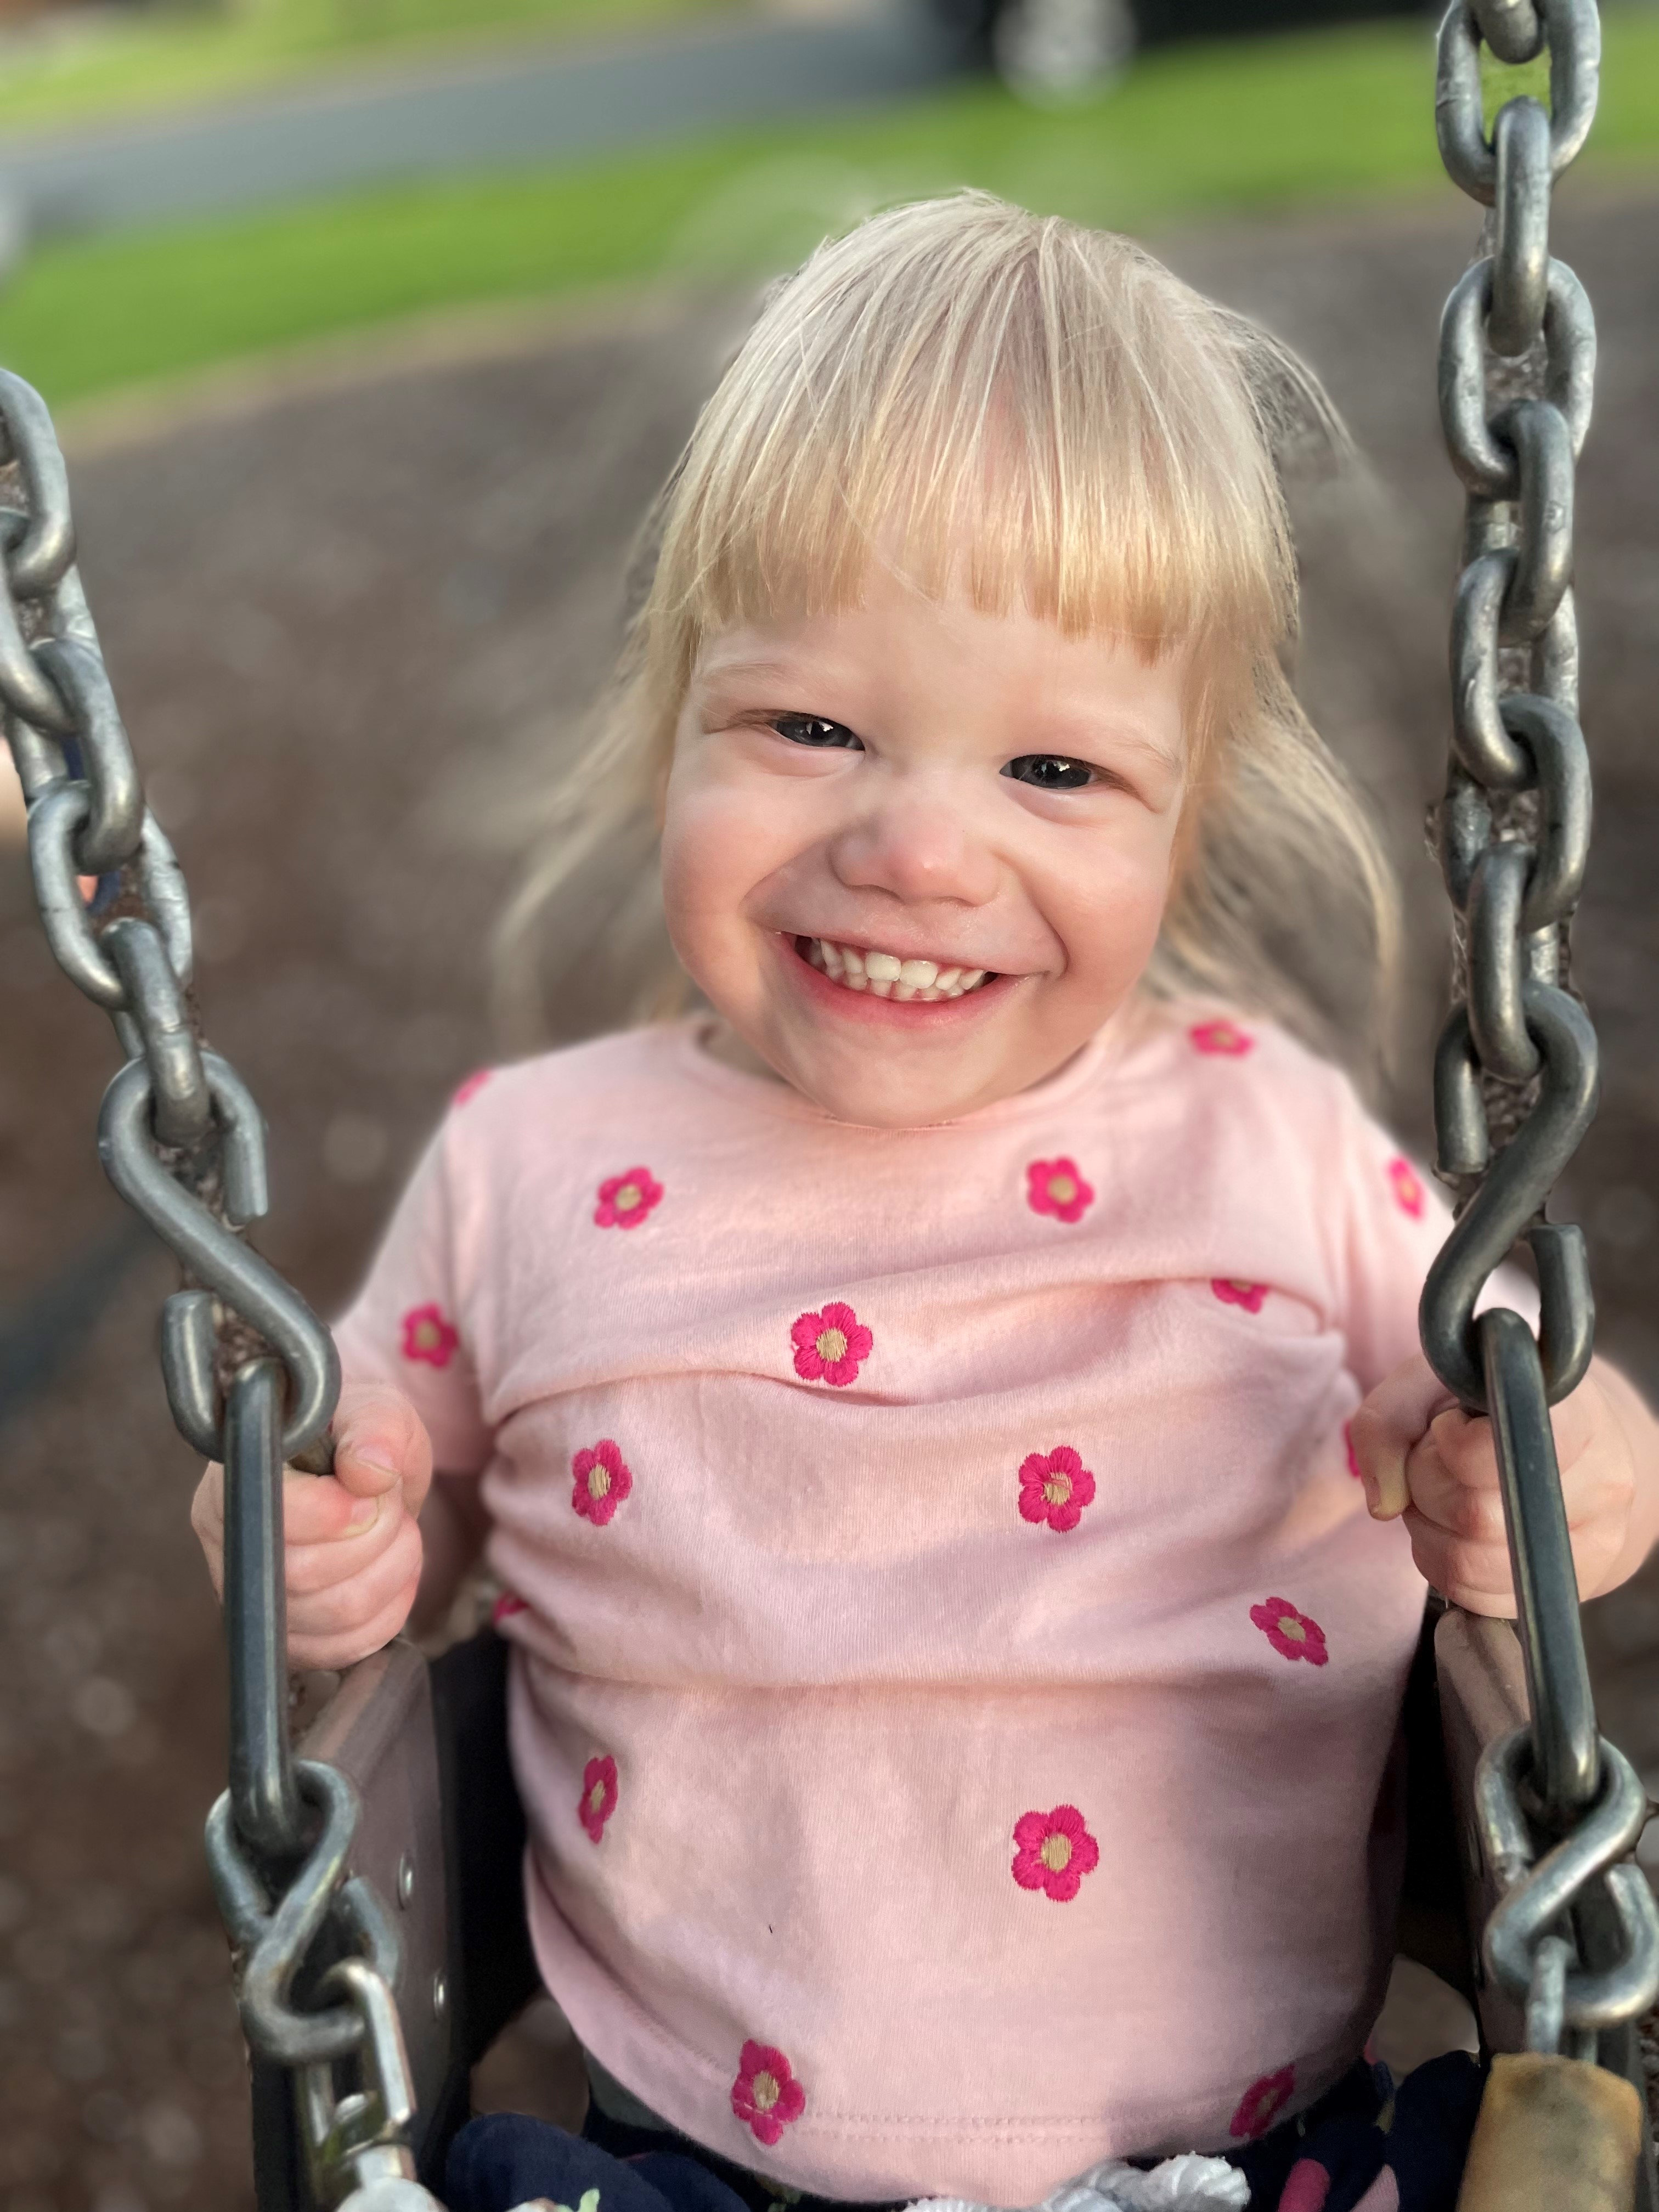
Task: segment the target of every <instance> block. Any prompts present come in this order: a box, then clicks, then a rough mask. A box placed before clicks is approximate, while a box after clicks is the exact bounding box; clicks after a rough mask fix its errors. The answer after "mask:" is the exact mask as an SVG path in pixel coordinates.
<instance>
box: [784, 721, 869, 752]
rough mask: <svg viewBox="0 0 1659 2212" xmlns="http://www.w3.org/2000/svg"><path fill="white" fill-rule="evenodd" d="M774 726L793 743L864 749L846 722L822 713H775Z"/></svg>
mask: <svg viewBox="0 0 1659 2212" xmlns="http://www.w3.org/2000/svg"><path fill="white" fill-rule="evenodd" d="M772 727H773V728H774V729H775V731H776V732H777V733H778V735H779V736H780V737H781V738H788V740H789V742H790V744H792V745H820V746H830V745H842V746H846V747H848V748H850V749H852V750H857V751H860V752H861V751H862V750H863V746H862V745H861V744H860V741H859V739H858V738H855V737H854V734H853V732H851V730H849V729H848V726H847V725H846V723H845V722H831V721H829V720H826V719H825V717H824V716H823V715H822V714H774V715H773V717H772Z"/></svg>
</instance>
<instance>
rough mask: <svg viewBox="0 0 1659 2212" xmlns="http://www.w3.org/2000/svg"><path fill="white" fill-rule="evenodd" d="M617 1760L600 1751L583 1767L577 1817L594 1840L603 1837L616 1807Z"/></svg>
mask: <svg viewBox="0 0 1659 2212" xmlns="http://www.w3.org/2000/svg"><path fill="white" fill-rule="evenodd" d="M616 1809H617V1762H616V1760H615V1759H612V1758H611V1754H610V1753H609V1752H601V1753H599V1756H598V1757H597V1758H595V1759H589V1760H588V1762H587V1765H586V1766H585V1767H584V1768H583V1769H582V1794H581V1796H580V1797H579V1798H578V1799H577V1800H576V1818H577V1819H578V1820H580V1822H581V1824H582V1826H583V1827H584V1828H586V1831H587V1833H588V1837H589V1839H590V1840H591V1841H592V1842H593V1843H596V1844H597V1843H599V1842H600V1841H601V1840H602V1839H603V1838H604V1835H605V1822H606V1821H607V1820H609V1819H610V1818H611V1814H613V1813H614V1812H615V1811H616Z"/></svg>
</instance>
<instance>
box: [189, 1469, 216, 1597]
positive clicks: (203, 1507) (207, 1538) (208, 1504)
mask: <svg viewBox="0 0 1659 2212" xmlns="http://www.w3.org/2000/svg"><path fill="white" fill-rule="evenodd" d="M224 1480H225V1471H224V1469H223V1468H222V1467H219V1466H216V1465H211V1466H209V1467H207V1468H204V1469H203V1472H202V1480H200V1481H199V1482H198V1483H197V1486H196V1495H195V1496H194V1497H193V1498H191V1501H190V1525H191V1528H193V1529H194V1530H195V1531H196V1541H197V1543H198V1544H200V1546H201V1547H202V1549H203V1551H204V1553H205V1554H206V1555H207V1563H208V1572H209V1574H210V1576H211V1577H212V1578H213V1587H214V1589H215V1591H216V1594H217V1595H220V1596H222V1595H224V1587H225V1494H224Z"/></svg>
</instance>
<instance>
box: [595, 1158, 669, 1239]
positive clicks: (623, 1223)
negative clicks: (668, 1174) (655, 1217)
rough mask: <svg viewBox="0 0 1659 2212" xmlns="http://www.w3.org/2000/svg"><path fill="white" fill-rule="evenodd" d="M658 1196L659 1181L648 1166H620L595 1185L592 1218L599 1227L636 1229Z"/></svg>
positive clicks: (660, 1193) (660, 1191) (659, 1198)
mask: <svg viewBox="0 0 1659 2212" xmlns="http://www.w3.org/2000/svg"><path fill="white" fill-rule="evenodd" d="M661 1200H662V1185H661V1184H660V1183H659V1182H658V1181H657V1179H656V1177H655V1176H653V1174H652V1172H651V1170H650V1169H649V1168H624V1169H623V1171H622V1173H621V1174H620V1175H614V1176H606V1177H605V1181H604V1182H602V1183H601V1184H600V1185H599V1206H598V1207H597V1208H596V1209H595V1211H594V1214H593V1218H594V1220H595V1221H596V1222H597V1223H598V1224H599V1227H600V1228H601V1229H637V1228H638V1227H639V1225H640V1224H641V1222H642V1221H643V1220H644V1218H645V1217H646V1215H647V1213H649V1212H650V1211H651V1209H652V1207H653V1206H657V1205H659V1204H660V1202H661Z"/></svg>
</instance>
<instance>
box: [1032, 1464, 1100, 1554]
mask: <svg viewBox="0 0 1659 2212" xmlns="http://www.w3.org/2000/svg"><path fill="white" fill-rule="evenodd" d="M1094 1496H1095V1479H1094V1476H1093V1475H1092V1474H1091V1473H1090V1471H1089V1469H1088V1468H1086V1467H1085V1465H1084V1464H1083V1459H1082V1455H1081V1454H1080V1453H1079V1451H1078V1450H1077V1449H1076V1447H1075V1446H1074V1445H1072V1444H1056V1445H1055V1447H1054V1449H1053V1451H1048V1452H1028V1453H1027V1454H1026V1455H1025V1457H1024V1459H1023V1460H1022V1461H1021V1462H1020V1467H1019V1511H1020V1518H1021V1519H1022V1520H1024V1521H1030V1522H1036V1524H1038V1525H1039V1526H1041V1525H1042V1524H1044V1523H1046V1524H1047V1525H1048V1527H1049V1528H1057V1529H1059V1530H1060V1531H1061V1532H1062V1533H1063V1532H1064V1531H1065V1530H1066V1529H1067V1528H1076V1526H1077V1524H1078V1522H1079V1521H1080V1520H1081V1519H1082V1518H1083V1509H1084V1507H1085V1505H1091V1504H1093V1503H1094Z"/></svg>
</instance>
